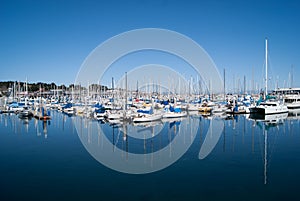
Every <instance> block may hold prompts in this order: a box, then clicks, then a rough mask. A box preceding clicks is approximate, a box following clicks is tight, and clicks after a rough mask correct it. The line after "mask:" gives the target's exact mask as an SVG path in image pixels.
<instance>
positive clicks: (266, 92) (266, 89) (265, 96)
mask: <svg viewBox="0 0 300 201" xmlns="http://www.w3.org/2000/svg"><path fill="white" fill-rule="evenodd" d="M265 56H266V58H265V60H266V77H265V93H264V99H266V98H267V94H268V39H267V38H266V52H265Z"/></svg>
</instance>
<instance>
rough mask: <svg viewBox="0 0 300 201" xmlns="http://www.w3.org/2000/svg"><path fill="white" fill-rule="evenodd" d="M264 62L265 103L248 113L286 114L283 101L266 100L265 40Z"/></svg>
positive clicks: (266, 54)
mask: <svg viewBox="0 0 300 201" xmlns="http://www.w3.org/2000/svg"><path fill="white" fill-rule="evenodd" d="M265 56H266V58H265V60H266V72H265V74H266V77H265V92H264V99H265V102H262V103H260V104H259V105H258V106H253V107H250V108H249V110H250V113H258V114H263V115H268V114H279V113H286V112H288V108H287V106H286V105H284V102H283V101H280V100H267V94H268V40H267V39H266V52H265Z"/></svg>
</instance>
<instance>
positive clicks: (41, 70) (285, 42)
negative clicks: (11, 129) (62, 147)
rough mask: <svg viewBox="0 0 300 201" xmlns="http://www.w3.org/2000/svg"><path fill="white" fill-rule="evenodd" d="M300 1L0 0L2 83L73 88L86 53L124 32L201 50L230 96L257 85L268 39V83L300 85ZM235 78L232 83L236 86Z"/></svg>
mask: <svg viewBox="0 0 300 201" xmlns="http://www.w3.org/2000/svg"><path fill="white" fill-rule="evenodd" d="M299 10H300V3H298V2H297V1H288V0H287V1H280V0H279V1H259V0H257V1H256V0H254V1H239V0H236V1H207V0H206V1H201V0H198V1H189V0H185V1H171V0H156V1H155V0H137V1H135V0H133V1H115V0H109V1H108V0H107V1H106V0H105V1H82V0H81V1H76V0H63V1H55V0H51V1H50V0H49V1H46V0H39V1H30V0H28V1H25V0H22V1H14V0H9V1H2V0H1V6H0V33H1V34H0V67H1V73H0V80H2V81H4V80H20V81H24V80H25V79H26V77H27V78H28V80H29V81H30V82H37V81H42V82H56V83H57V84H66V85H68V84H71V83H73V82H74V80H75V78H76V74H77V72H78V71H79V69H80V66H81V64H82V62H83V61H84V59H85V58H86V57H87V56H88V54H89V53H90V52H91V51H92V50H93V49H94V48H95V47H97V46H98V45H99V44H101V43H102V42H104V41H105V40H107V39H109V38H110V37H113V36H115V35H117V34H120V33H122V32H125V31H129V30H132V29H140V28H149V27H151V28H163V29H170V30H173V31H176V32H179V33H182V34H184V35H186V36H188V37H190V38H192V39H193V40H194V41H196V42H197V43H198V44H199V45H201V46H202V47H203V48H204V49H205V50H206V51H207V53H208V54H209V55H210V56H211V58H212V59H213V60H214V62H215V64H216V66H217V68H218V69H219V71H220V73H221V74H223V69H224V68H225V69H226V80H227V90H228V91H229V90H231V89H232V88H233V86H235V87H237V85H238V81H240V83H243V81H242V80H243V77H244V76H246V79H247V85H249V87H250V83H251V79H252V74H253V75H254V80H255V83H257V85H258V86H259V87H262V86H261V85H262V79H263V76H264V75H263V71H264V70H263V68H264V40H265V37H268V39H269V58H270V72H269V73H270V79H271V80H270V82H271V83H273V85H272V84H271V86H273V87H274V86H275V83H276V82H277V80H278V85H279V86H280V87H283V86H290V83H289V80H290V79H289V73H290V72H291V69H292V68H291V66H292V65H293V78H294V79H293V80H294V86H298V87H300V79H297V77H298V75H300V57H299V53H300V48H299V46H300V39H299V37H298V36H300V23H299V19H300V13H299ZM187 74H188V73H187ZM233 80H235V84H233Z"/></svg>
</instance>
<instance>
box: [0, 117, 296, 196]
mask: <svg viewBox="0 0 300 201" xmlns="http://www.w3.org/2000/svg"><path fill="white" fill-rule="evenodd" d="M298 115H299V116H300V114H297V113H296V114H289V116H287V117H284V118H282V119H280V118H279V119H276V120H275V121H262V120H257V119H251V118H250V117H249V115H235V116H203V115H200V114H197V113H196V114H193V115H189V116H187V117H185V118H180V119H173V120H167V121H159V122H155V123H153V122H152V123H151V124H132V123H130V124H125V123H124V124H118V123H116V124H112V123H105V122H102V121H96V120H91V119H87V118H84V117H80V116H68V115H65V114H63V113H60V112H58V111H51V117H52V119H51V120H49V121H41V120H37V119H34V118H32V119H21V118H19V117H18V115H15V114H0V160H1V164H0V175H1V180H0V184H1V190H0V192H1V193H0V200H239V201H240V200H296V199H298V196H299V195H300V194H299V190H298V181H299V178H300V117H299V116H298ZM170 145H172V146H170ZM178 150H181V151H180V153H179V152H178ZM102 153H109V154H110V155H106V158H105V157H104V156H103V155H101V154H102ZM133 156H139V157H140V158H141V159H140V160H141V161H142V162H141V161H139V162H140V163H138V162H136V161H135V163H136V164H137V166H134V165H133V164H135V163H132V164H131V162H132V160H133ZM159 157H160V158H159ZM171 159H172V161H171ZM173 159H174V160H173ZM113 160H115V161H114V162H116V164H118V165H115V164H113V163H112V161H113ZM165 161H170V162H169V163H168V164H164V165H162V166H159V165H160V163H161V162H165ZM110 162H111V163H110ZM143 165H145V166H144V167H141V168H140V166H143ZM133 171H135V172H133Z"/></svg>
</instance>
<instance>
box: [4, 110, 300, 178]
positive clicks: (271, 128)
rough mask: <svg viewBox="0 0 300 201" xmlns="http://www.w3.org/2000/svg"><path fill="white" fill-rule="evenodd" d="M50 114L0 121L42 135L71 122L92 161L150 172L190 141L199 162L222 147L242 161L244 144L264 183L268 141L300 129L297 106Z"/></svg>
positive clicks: (177, 154)
mask: <svg viewBox="0 0 300 201" xmlns="http://www.w3.org/2000/svg"><path fill="white" fill-rule="evenodd" d="M51 115H52V117H53V118H52V120H51V122H50V121H40V120H36V119H34V118H33V119H31V118H26V119H20V118H18V116H17V115H14V114H2V115H0V124H1V127H6V128H9V129H11V130H12V131H13V133H16V134H23V133H35V134H36V135H37V136H43V137H45V138H48V137H51V134H53V132H54V131H53V129H54V128H55V129H57V130H58V131H64V130H66V131H69V130H72V129H74V125H75V126H76V130H77V133H78V136H79V139H80V140H81V142H82V144H83V145H84V146H85V148H86V150H87V151H88V152H89V153H90V154H91V155H92V156H93V157H94V158H95V159H96V160H97V161H99V162H101V163H102V164H104V165H106V166H108V167H110V168H112V169H115V170H117V171H122V172H127V173H145V172H153V171H156V170H160V169H163V168H165V167H168V166H169V165H171V164H172V163H174V162H175V161H176V160H178V159H179V158H181V156H182V155H183V154H185V153H186V152H187V150H188V149H190V147H191V145H192V144H193V143H194V145H195V146H194V148H193V149H194V150H193V152H192V153H195V155H192V154H190V155H189V156H188V157H190V158H192V159H197V158H198V159H208V160H205V162H206V161H210V160H211V158H214V159H215V160H218V159H220V158H222V157H223V156H224V155H225V154H228V153H230V154H232V155H234V154H240V156H241V158H239V160H241V161H242V160H244V159H242V156H244V155H247V151H248V150H247V149H249V153H251V154H252V159H254V158H256V157H257V155H256V154H258V152H259V151H261V153H262V155H261V156H259V157H260V158H262V159H263V176H264V181H263V183H265V184H267V183H268V180H269V177H270V176H269V175H268V169H269V168H270V163H269V161H270V156H271V155H270V152H272V151H274V150H275V148H276V147H274V146H275V143H274V141H275V140H276V138H277V137H278V136H279V135H281V134H285V132H288V133H290V134H291V135H292V134H293V133H297V132H298V131H299V129H300V128H299V120H300V118H299V117H300V115H299V113H298V112H293V113H290V114H287V113H286V114H280V115H268V116H263V117H262V116H258V117H257V116H253V115H245V116H243V115H241V116H232V115H222V116H209V115H207V116H205V117H203V116H202V115H199V114H197V113H196V114H193V115H192V116H189V117H187V118H179V119H168V120H163V121H157V122H151V123H135V124H128V123H127V124H122V122H118V123H103V122H101V121H96V120H91V119H88V118H84V117H78V116H72V117H69V116H67V115H64V114H62V113H59V112H52V114H51ZM72 120H73V121H72ZM49 129H50V130H49ZM56 132H57V131H56ZM195 139H197V140H196V141H195ZM259 143H260V144H259ZM218 144H219V145H218ZM259 145H261V146H262V147H259ZM218 146H219V149H217V147H218ZM272 146H273V147H272ZM210 155H213V156H214V157H209V156H210ZM231 159H232V158H230V159H229V160H231ZM199 162H200V161H199ZM260 165H261V164H258V166H260ZM116 167H118V168H120V169H118V168H116Z"/></svg>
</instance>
